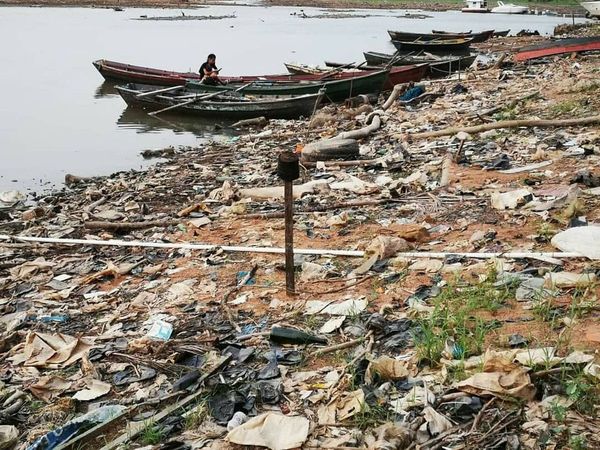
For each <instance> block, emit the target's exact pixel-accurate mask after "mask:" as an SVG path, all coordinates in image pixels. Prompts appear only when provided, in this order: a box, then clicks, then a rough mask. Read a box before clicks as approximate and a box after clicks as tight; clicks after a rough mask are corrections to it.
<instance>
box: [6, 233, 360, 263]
mask: <svg viewBox="0 0 600 450" xmlns="http://www.w3.org/2000/svg"><path fill="white" fill-rule="evenodd" d="M11 239H15V240H19V241H23V242H38V243H45V244H62V245H98V246H111V247H147V248H169V249H186V250H217V249H221V250H223V251H225V252H237V253H276V254H284V253H285V249H284V248H283V247H239V246H230V245H212V244H192V243H166V242H144V241H123V240H119V239H108V240H106V241H102V240H98V239H66V238H42V237H35V236H10V235H7V234H0V240H4V241H6V240H11ZM294 253H297V254H300V255H331V256H351V257H358V258H361V257H363V256H364V255H365V252H363V251H360V250H326V249H311V248H295V249H294Z"/></svg>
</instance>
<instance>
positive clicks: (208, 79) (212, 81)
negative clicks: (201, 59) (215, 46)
mask: <svg viewBox="0 0 600 450" xmlns="http://www.w3.org/2000/svg"><path fill="white" fill-rule="evenodd" d="M216 63H217V57H216V56H215V54H214V53H211V54H210V55H208V58H206V62H205V63H203V64H202V65H201V66H200V75H201V77H202V78H201V79H200V82H201V83H202V84H209V85H212V86H216V85H219V84H225V83H223V82H222V81H221V79H220V78H219V70H220V69H217V66H216Z"/></svg>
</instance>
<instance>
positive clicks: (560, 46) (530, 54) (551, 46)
mask: <svg viewBox="0 0 600 450" xmlns="http://www.w3.org/2000/svg"><path fill="white" fill-rule="evenodd" d="M594 50H600V36H592V37H585V38H575V39H557V40H553V41H549V42H544V43H543V44H538V45H531V46H529V47H523V48H521V49H520V50H519V52H518V53H517V54H516V55H515V60H517V61H527V60H530V59H535V58H543V57H544V56H552V55H561V54H563V53H575V52H589V51H594Z"/></svg>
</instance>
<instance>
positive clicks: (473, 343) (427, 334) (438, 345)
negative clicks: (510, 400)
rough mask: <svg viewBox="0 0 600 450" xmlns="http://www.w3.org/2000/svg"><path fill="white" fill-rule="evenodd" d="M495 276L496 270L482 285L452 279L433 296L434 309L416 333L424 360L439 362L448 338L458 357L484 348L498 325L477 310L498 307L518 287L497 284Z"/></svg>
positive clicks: (416, 342)
mask: <svg viewBox="0 0 600 450" xmlns="http://www.w3.org/2000/svg"><path fill="white" fill-rule="evenodd" d="M495 278H496V277H495V274H490V276H488V281H486V282H484V283H481V284H478V285H461V283H459V282H455V283H452V284H450V285H448V286H446V287H445V288H444V289H443V290H442V292H441V293H440V295H438V296H437V297H436V298H434V299H433V301H432V302H433V307H434V310H433V313H432V314H431V315H430V316H429V317H427V318H423V319H420V320H418V321H417V323H418V325H419V327H418V328H417V330H418V331H417V332H416V333H415V336H414V339H415V345H416V349H417V355H418V356H419V359H420V360H421V361H427V362H430V363H437V362H439V360H440V358H441V357H442V353H443V352H444V349H445V348H446V343H447V342H448V343H453V344H451V347H452V349H451V350H452V353H453V354H452V357H453V358H454V359H463V358H466V357H468V356H471V355H477V354H480V353H481V352H482V351H483V347H484V340H485V337H486V335H487V334H488V332H489V331H490V330H491V329H493V328H494V325H493V323H488V322H486V321H485V320H483V319H481V318H479V317H477V316H476V315H475V313H476V312H480V311H495V310H497V309H499V308H500V307H501V306H502V305H503V304H504V303H505V302H506V300H508V299H509V298H512V297H514V287H512V286H506V287H501V288H496V287H494V286H493V283H494V280H495Z"/></svg>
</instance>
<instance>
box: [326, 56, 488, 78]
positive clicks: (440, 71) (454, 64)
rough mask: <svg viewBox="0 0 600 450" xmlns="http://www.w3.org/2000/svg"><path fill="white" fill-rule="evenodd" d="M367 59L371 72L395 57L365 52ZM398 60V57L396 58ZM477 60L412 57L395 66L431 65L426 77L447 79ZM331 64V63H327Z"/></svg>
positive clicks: (456, 57) (466, 57) (467, 58)
mask: <svg viewBox="0 0 600 450" xmlns="http://www.w3.org/2000/svg"><path fill="white" fill-rule="evenodd" d="M364 56H365V59H366V61H367V63H368V64H369V65H368V66H366V67H368V68H370V69H371V70H372V69H374V68H376V67H377V66H381V65H385V64H389V62H390V60H391V59H392V58H394V55H390V54H387V53H377V52H365V53H364ZM396 58H397V57H396ZM476 58H477V55H476V54H471V55H465V56H454V57H447V58H432V57H431V56H410V57H407V58H405V59H399V58H398V59H396V61H395V62H394V64H400V65H402V64H405V63H407V62H409V63H411V64H414V63H416V62H419V63H421V64H428V65H429V72H428V73H427V74H426V76H429V77H431V78H439V77H445V76H448V75H450V74H453V73H455V72H458V71H463V70H466V69H467V68H469V67H471V64H473V61H475V59H476ZM325 64H329V63H327V62H326V63H325Z"/></svg>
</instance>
